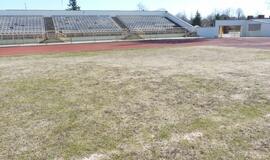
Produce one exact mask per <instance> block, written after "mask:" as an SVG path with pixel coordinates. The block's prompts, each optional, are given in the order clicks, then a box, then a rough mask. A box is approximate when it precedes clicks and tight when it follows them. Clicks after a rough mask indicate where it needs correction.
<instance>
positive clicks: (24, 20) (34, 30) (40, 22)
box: [0, 10, 194, 44]
mask: <svg viewBox="0 0 270 160" xmlns="http://www.w3.org/2000/svg"><path fill="white" fill-rule="evenodd" d="M193 32H194V28H193V26H192V25H190V24H188V23H186V22H184V21H182V20H181V19H178V18H176V17H175V16H173V15H171V14H170V13H168V12H167V11H60V10H2V11H0V44H20V43H49V42H70V41H71V42H74V41H101V40H127V39H149V38H172V37H174V38H176V37H187V36H191V35H192V34H193Z"/></svg>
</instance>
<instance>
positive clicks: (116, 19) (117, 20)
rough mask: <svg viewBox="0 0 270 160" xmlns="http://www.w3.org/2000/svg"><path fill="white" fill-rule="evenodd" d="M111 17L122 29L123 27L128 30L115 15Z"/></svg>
mask: <svg viewBox="0 0 270 160" xmlns="http://www.w3.org/2000/svg"><path fill="white" fill-rule="evenodd" d="M112 19H113V20H114V22H115V23H116V24H117V25H118V26H120V27H121V28H122V29H124V30H125V31H127V32H129V29H128V27H127V26H126V25H125V24H124V23H123V22H122V21H121V20H120V19H119V18H117V17H112Z"/></svg>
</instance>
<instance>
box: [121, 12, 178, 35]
mask: <svg viewBox="0 0 270 160" xmlns="http://www.w3.org/2000/svg"><path fill="white" fill-rule="evenodd" d="M117 18H118V19H120V20H121V21H122V22H123V23H124V24H125V25H126V26H127V27H128V28H129V30H130V31H133V32H166V31H168V30H174V29H180V27H178V26H176V25H175V24H174V23H172V22H171V21H169V20H168V19H166V18H165V17H162V16H139V15H132V16H117Z"/></svg>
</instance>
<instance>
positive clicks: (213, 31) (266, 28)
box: [197, 20, 270, 38]
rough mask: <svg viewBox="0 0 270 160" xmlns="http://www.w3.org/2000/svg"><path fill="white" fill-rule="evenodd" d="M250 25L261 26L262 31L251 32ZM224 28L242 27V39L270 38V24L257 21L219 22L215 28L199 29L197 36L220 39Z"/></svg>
mask: <svg viewBox="0 0 270 160" xmlns="http://www.w3.org/2000/svg"><path fill="white" fill-rule="evenodd" d="M249 24H261V30H260V31H249ZM222 26H241V31H240V32H241V33H240V36H241V37H270V23H263V22H259V21H255V20H217V21H216V24H215V27H204V28H202V27H200V28H197V34H198V35H199V36H201V37H206V38H214V37H219V28H220V27H222Z"/></svg>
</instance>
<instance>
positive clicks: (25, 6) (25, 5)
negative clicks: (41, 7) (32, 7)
mask: <svg viewBox="0 0 270 160" xmlns="http://www.w3.org/2000/svg"><path fill="white" fill-rule="evenodd" d="M24 9H25V10H27V4H26V2H25V3H24Z"/></svg>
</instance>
